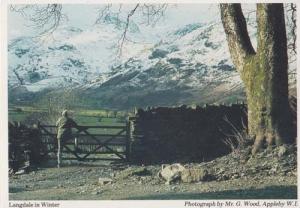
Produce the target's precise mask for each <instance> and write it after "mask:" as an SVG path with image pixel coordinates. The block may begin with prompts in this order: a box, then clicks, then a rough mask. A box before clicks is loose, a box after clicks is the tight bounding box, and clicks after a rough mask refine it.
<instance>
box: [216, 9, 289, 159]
mask: <svg viewBox="0 0 300 208" xmlns="http://www.w3.org/2000/svg"><path fill="white" fill-rule="evenodd" d="M220 9H221V18H222V23H223V27H224V30H225V33H226V37H227V41H228V46H229V51H230V54H231V58H232V60H233V63H234V65H235V66H236V68H237V70H238V72H239V73H240V76H241V79H242V81H243V82H244V85H245V90H246V95H247V104H248V130H249V135H250V136H251V137H253V138H254V146H253V150H252V153H253V154H255V153H256V152H257V151H259V150H260V149H261V148H263V147H264V146H271V145H274V144H276V145H280V144H282V143H286V142H291V141H292V138H293V132H292V117H291V111H290V106H289V102H288V73H287V69H288V57H287V40H286V31H285V22H284V12H283V5H282V4H257V11H256V14H257V26H258V31H257V42H258V46H257V52H255V51H254V49H253V47H252V45H251V41H250V38H249V34H248V32H247V26H246V21H245V18H244V16H243V13H242V10H241V5H240V4H221V6H220Z"/></svg>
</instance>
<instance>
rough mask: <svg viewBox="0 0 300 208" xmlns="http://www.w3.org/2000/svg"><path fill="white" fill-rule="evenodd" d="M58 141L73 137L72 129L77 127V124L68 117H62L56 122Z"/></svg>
mask: <svg viewBox="0 0 300 208" xmlns="http://www.w3.org/2000/svg"><path fill="white" fill-rule="evenodd" d="M56 126H57V139H62V140H67V139H70V137H71V136H72V128H74V127H77V124H76V122H75V121H74V120H73V119H71V118H68V117H65V116H62V117H60V118H59V119H58V121H57V122H56Z"/></svg>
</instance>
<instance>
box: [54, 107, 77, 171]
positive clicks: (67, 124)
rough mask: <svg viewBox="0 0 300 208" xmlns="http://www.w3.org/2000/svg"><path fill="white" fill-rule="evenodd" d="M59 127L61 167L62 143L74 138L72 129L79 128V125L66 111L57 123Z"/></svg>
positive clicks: (58, 140)
mask: <svg viewBox="0 0 300 208" xmlns="http://www.w3.org/2000/svg"><path fill="white" fill-rule="evenodd" d="M56 127H57V144H58V145H57V167H58V168H59V167H61V154H62V143H63V142H65V141H67V140H69V139H71V138H72V128H76V127H77V128H78V125H77V123H76V122H75V121H74V120H73V119H72V118H70V117H69V115H68V111H67V110H64V111H63V112H62V114H61V117H60V118H59V119H58V120H57V122H56Z"/></svg>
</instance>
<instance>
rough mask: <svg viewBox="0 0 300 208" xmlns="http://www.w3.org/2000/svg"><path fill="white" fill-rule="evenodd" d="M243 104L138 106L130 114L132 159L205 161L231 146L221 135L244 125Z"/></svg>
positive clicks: (245, 115)
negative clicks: (172, 106) (193, 106)
mask: <svg viewBox="0 0 300 208" xmlns="http://www.w3.org/2000/svg"><path fill="white" fill-rule="evenodd" d="M246 111H247V108H246V105H244V104H233V105H230V106H224V105H219V106H215V105H206V106H204V107H199V106H197V107H196V108H194V109H193V108H188V107H186V106H182V107H176V108H167V107H157V108H148V109H147V110H143V109H139V110H138V111H137V113H136V116H135V117H132V118H130V125H131V132H130V137H131V146H130V152H131V154H130V155H131V158H130V159H131V161H136V162H141V163H157V162H175V161H179V162H187V161H207V160H211V159H213V158H215V157H218V156H221V155H224V154H226V153H228V152H229V151H230V148H229V147H228V146H227V145H225V144H224V141H223V140H224V139H226V138H228V137H231V136H232V134H233V132H234V131H233V128H235V130H242V129H243V128H245V126H247V113H246Z"/></svg>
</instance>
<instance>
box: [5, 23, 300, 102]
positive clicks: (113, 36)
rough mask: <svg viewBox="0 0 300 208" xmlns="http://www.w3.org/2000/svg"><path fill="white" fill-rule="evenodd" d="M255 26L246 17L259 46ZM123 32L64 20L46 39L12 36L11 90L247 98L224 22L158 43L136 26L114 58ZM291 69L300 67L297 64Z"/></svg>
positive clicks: (97, 97)
mask: <svg viewBox="0 0 300 208" xmlns="http://www.w3.org/2000/svg"><path fill="white" fill-rule="evenodd" d="M118 24H119V22H118ZM255 27H256V24H255V22H254V21H252V22H250V23H249V24H248V30H249V33H250V37H251V39H252V42H253V45H254V47H256V41H255V29H256V28H255ZM122 32H123V26H122V24H121V25H117V24H116V22H114V20H113V19H109V20H107V22H106V24H102V25H96V26H93V27H91V28H90V29H88V30H85V31H82V30H80V29H77V28H69V27H62V28H60V29H59V30H57V31H56V32H55V33H54V34H53V38H52V39H51V40H50V41H49V40H48V41H47V42H45V43H43V44H41V43H40V42H39V41H36V40H35V39H32V38H20V39H17V40H14V41H13V42H12V43H10V44H9V89H10V90H11V91H12V90H15V91H17V90H16V89H21V90H20V93H22V94H24V92H30V93H39V94H41V95H43V93H41V92H43V90H45V91H47V92H48V91H49V90H50V91H51V90H56V91H57V90H58V91H59V90H60V89H62V88H63V87H72V89H74V92H76V93H80V97H81V98H83V101H82V104H86V103H85V101H86V100H89V102H90V103H92V105H94V106H103V107H113V108H130V107H132V106H143V107H145V106H149V105H150V106H154V105H156V106H157V105H180V104H192V103H196V104H197V103H206V102H210V103H213V102H224V101H225V102H232V101H233V100H234V99H242V98H243V96H244V95H243V90H242V89H243V86H242V83H241V80H240V78H239V76H238V74H237V72H236V71H235V69H234V67H233V64H232V62H231V60H230V54H229V51H228V47H227V42H226V38H225V34H224V30H223V27H222V25H221V23H220V22H217V23H216V22H212V23H205V24H204V23H194V24H189V25H186V26H184V27H182V28H178V29H176V30H174V31H170V32H169V33H168V34H166V35H165V36H164V38H163V39H160V40H159V41H157V42H155V43H145V41H143V40H144V39H143V38H144V37H143V35H142V34H141V33H140V32H139V29H138V27H137V26H136V25H133V26H132V27H130V30H129V33H130V35H131V37H133V38H134V40H135V42H127V43H126V44H125V45H124V47H123V49H122V51H123V53H122V56H121V57H117V56H116V50H117V48H116V43H117V41H118V40H119V37H120V34H121V33H122ZM290 69H291V70H292V71H295V64H290ZM20 86H21V88H20ZM11 94H13V95H14V96H15V97H16V98H18V93H11ZM22 99H24V98H22ZM26 99H27V98H26Z"/></svg>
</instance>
